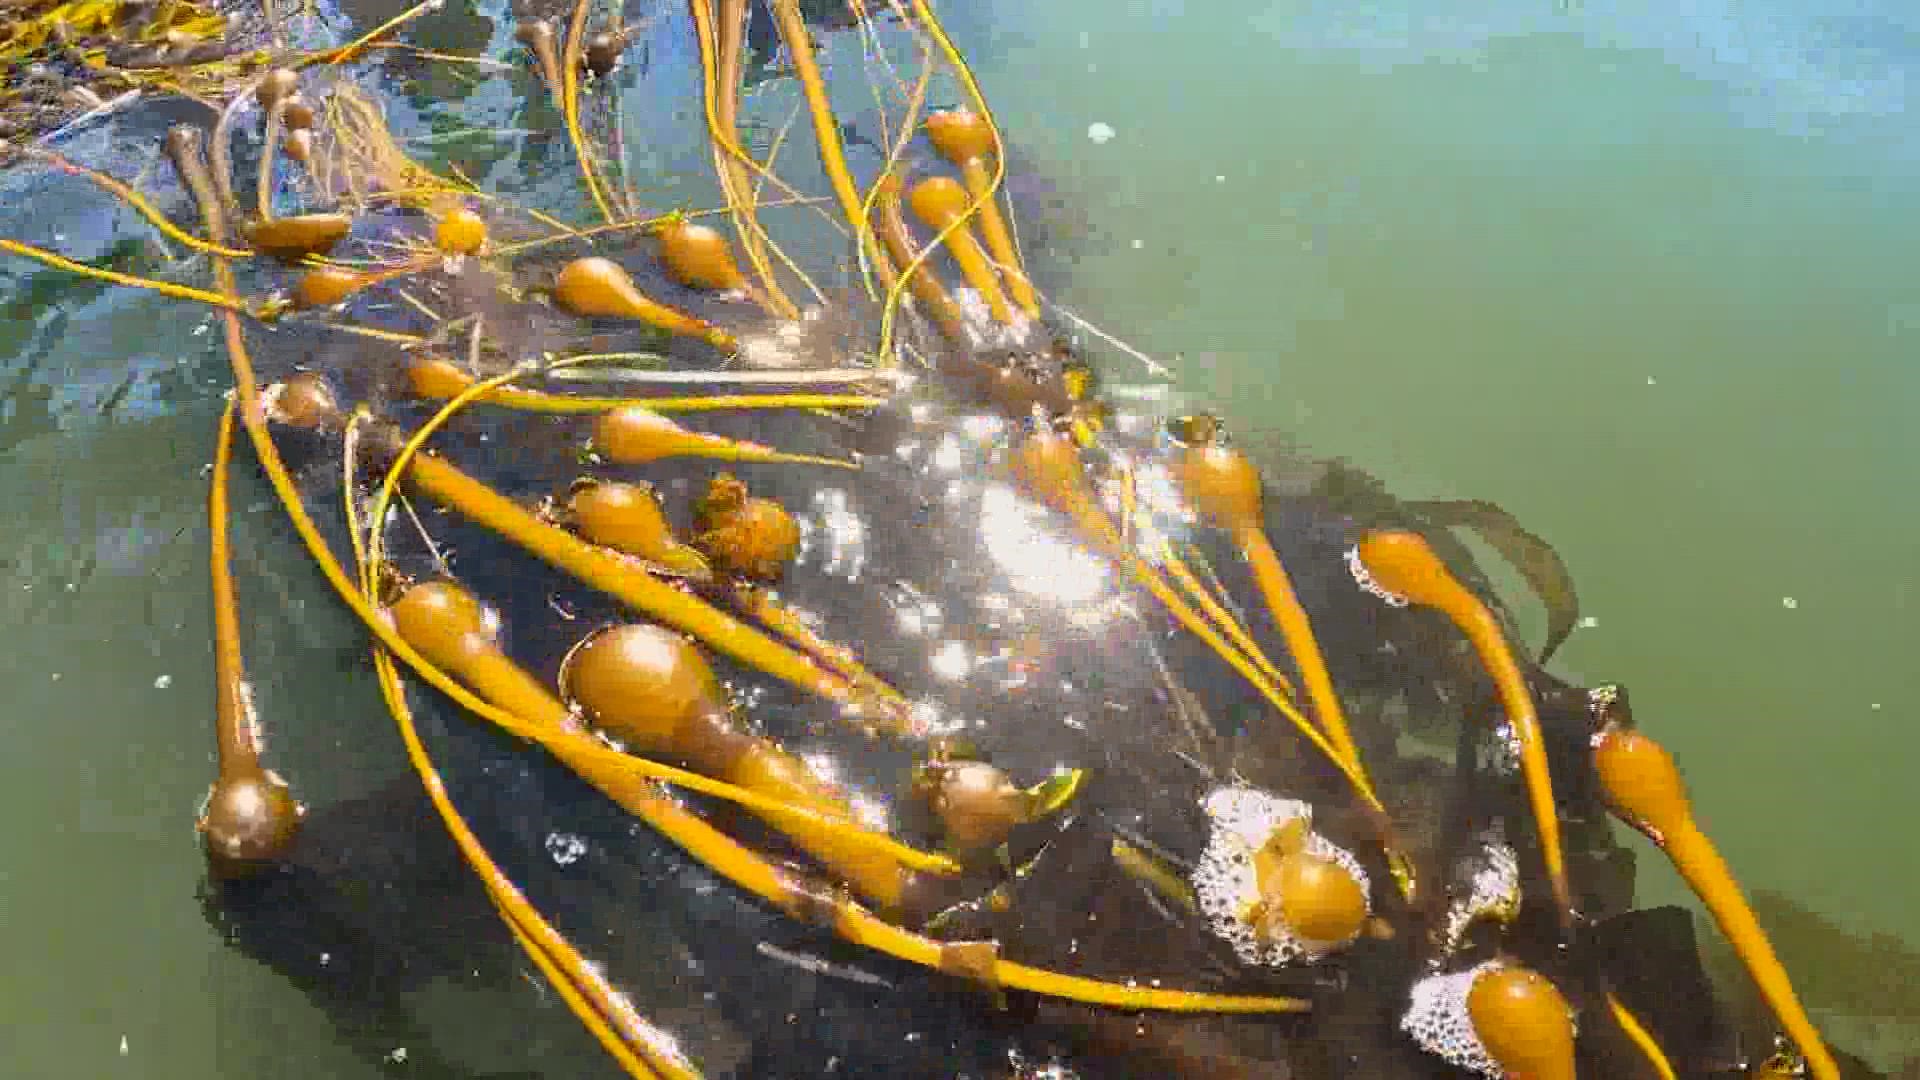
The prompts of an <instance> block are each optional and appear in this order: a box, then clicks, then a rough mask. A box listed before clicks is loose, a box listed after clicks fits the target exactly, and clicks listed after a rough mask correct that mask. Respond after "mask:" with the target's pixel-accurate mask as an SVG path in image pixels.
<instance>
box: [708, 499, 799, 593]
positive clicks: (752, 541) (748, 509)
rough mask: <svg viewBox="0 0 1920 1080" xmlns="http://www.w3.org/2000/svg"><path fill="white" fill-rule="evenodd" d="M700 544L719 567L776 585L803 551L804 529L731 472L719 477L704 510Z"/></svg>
mask: <svg viewBox="0 0 1920 1080" xmlns="http://www.w3.org/2000/svg"><path fill="white" fill-rule="evenodd" d="M699 529H700V535H699V536H698V538H697V539H696V540H695V541H694V543H695V545H696V546H697V547H699V548H700V550H701V551H703V552H705V553H706V556H707V558H708V559H711V560H712V561H713V563H714V565H716V566H718V567H720V568H721V569H723V570H725V571H727V572H728V573H731V574H738V575H740V576H742V577H749V578H758V579H761V580H763V581H771V580H773V579H775V578H778V577H779V576H780V571H781V569H782V568H783V567H785V566H786V564H787V563H788V562H789V561H791V560H792V559H793V556H794V553H795V552H796V551H798V550H799V548H800V526H799V525H798V524H797V523H796V522H795V521H794V520H793V515H791V514H789V513H787V511H786V508H785V507H783V506H781V505H780V504H779V503H777V502H774V501H773V500H772V499H760V498H755V497H753V496H751V495H748V494H747V486H746V485H745V484H743V483H741V482H740V481H739V479H738V478H736V477H734V476H733V475H731V474H729V473H721V474H720V475H719V476H716V477H714V478H713V481H712V483H711V484H709V485H708V487H707V495H706V498H705V499H703V500H701V502H700V507H699Z"/></svg>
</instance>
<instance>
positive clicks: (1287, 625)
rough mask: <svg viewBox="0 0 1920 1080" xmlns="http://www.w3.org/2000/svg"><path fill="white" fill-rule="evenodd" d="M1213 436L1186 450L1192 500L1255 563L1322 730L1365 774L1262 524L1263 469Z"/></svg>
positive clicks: (1180, 470)
mask: <svg viewBox="0 0 1920 1080" xmlns="http://www.w3.org/2000/svg"><path fill="white" fill-rule="evenodd" d="M1196 435H1201V433H1196ZM1211 435H1212V433H1211V432H1207V433H1204V435H1202V437H1199V438H1196V439H1195V441H1194V442H1192V443H1190V444H1189V445H1187V446H1186V447H1185V448H1184V449H1183V450H1182V451H1181V453H1180V456H1179V458H1178V460H1177V463H1176V465H1175V467H1174V472H1175V476H1176V477H1177V479H1178V480H1179V483H1180V486H1181V488H1182V491H1183V493H1184V494H1185V495H1186V497H1187V500H1188V501H1189V502H1190V503H1192V504H1193V506H1194V508H1195V509H1197V510H1198V511H1199V512H1200V514H1201V516H1202V517H1204V518H1206V519H1208V520H1209V521H1210V522H1212V523H1213V524H1214V525H1215V526H1217V527H1219V528H1221V529H1223V530H1225V531H1226V532H1227V534H1228V535H1230V536H1232V537H1233V539H1234V543H1235V545H1236V546H1237V547H1238V548H1239V549H1240V554H1241V556H1242V557H1243V558H1245V559H1246V560H1247V563H1248V565H1250V566H1251V567H1252V568H1253V573H1254V580H1255V582H1256V583H1257V584H1258V585H1259V588H1260V592H1261V594H1262V596H1264V597H1265V599H1266V601H1267V608H1268V610H1269V611H1270V612H1272V614H1273V618H1274V621H1275V622H1276V623H1278V624H1279V626H1280V633H1281V635H1282V636H1283V637H1284V638H1285V639H1286V643H1287V651H1288V652H1290V653H1291V654H1292V655H1293V662H1294V664H1295V665H1297V666H1298V667H1299V669H1300V681H1301V682H1303V683H1305V684H1306V689H1307V697H1308V698H1309V700H1311V701H1312V702H1313V711H1314V715H1315V717H1317V718H1318V719H1319V721H1320V727H1321V730H1322V731H1324V732H1326V735H1327V741H1328V742H1330V743H1332V744H1333V746H1334V748H1335V749H1337V750H1338V751H1340V753H1341V755H1342V756H1343V757H1345V758H1346V760H1347V761H1348V763H1350V764H1351V765H1352V766H1353V767H1354V768H1355V769H1358V770H1361V771H1362V773H1363V774H1364V771H1365V770H1364V767H1363V766H1362V765H1361V762H1360V749H1359V747H1358V746H1357V745H1355V743H1354V741H1353V734H1352V732H1351V731H1350V730H1349V729H1348V727H1347V719H1346V714H1345V712H1344V711H1343V710H1342V709H1341V707H1340V696H1339V694H1338V693H1336V692H1335V690H1334V687H1333V678H1332V676H1331V675H1329V674H1328V672H1327V663H1326V658H1325V657H1323V656H1322V655H1321V653H1320V644H1319V642H1318V641H1317V640H1316V639H1315V638H1314V635H1313V627H1312V625H1311V623H1310V622H1309V620H1308V619H1307V612H1306V609H1305V608H1303V607H1301V606H1300V600H1299V597H1298V596H1296V595H1295V593H1294V590H1293V582H1292V581H1291V579H1289V578H1288V576H1287V571H1286V567H1285V566H1283V565H1282V564H1281V562H1280V556H1279V554H1278V553H1277V552H1275V551H1274V550H1273V544H1272V543H1271V542H1270V541H1268V539H1267V534H1266V532H1265V530H1264V528H1263V527H1262V524H1261V521H1262V516H1261V501H1262V500H1261V491H1260V474H1259V471H1258V470H1257V469H1255V468H1254V466H1253V463H1252V462H1251V461H1248V460H1247V457H1246V455H1244V454H1242V453H1240V452H1239V451H1237V450H1234V449H1232V448H1230V447H1228V446H1225V445H1223V444H1221V443H1218V442H1216V441H1214V440H1213V439H1212V437H1211Z"/></svg>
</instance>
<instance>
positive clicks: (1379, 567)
mask: <svg viewBox="0 0 1920 1080" xmlns="http://www.w3.org/2000/svg"><path fill="white" fill-rule="evenodd" d="M1358 554H1359V557H1360V564H1361V565H1362V566H1364V567H1366V570H1367V574H1368V576H1370V577H1372V578H1373V581H1374V584H1376V585H1378V586H1379V587H1380V588H1382V589H1385V590H1386V591H1388V592H1390V593H1393V594H1395V595H1397V596H1403V597H1405V598H1407V599H1408V600H1410V601H1412V602H1413V603H1416V604H1420V605H1422V606H1424V607H1437V608H1442V609H1444V608H1447V607H1449V606H1451V604H1452V603H1453V602H1454V601H1455V600H1456V599H1457V598H1458V597H1459V595H1460V594H1461V591H1462V590H1461V587H1460V583H1459V582H1458V581H1455V580H1454V577H1453V574H1452V573H1451V572H1449V571H1448V570H1447V567H1446V564H1445V563H1443V562H1441V561H1440V556H1439V555H1436V554H1435V553H1434V550H1433V548H1432V547H1431V546H1429V545H1428V543H1427V541H1426V540H1425V538H1423V537H1421V536H1420V534H1418V533H1412V532H1405V531H1402V530H1397V529H1396V530H1382V531H1378V532H1370V533H1368V534H1367V535H1366V536H1364V537H1362V538H1361V540H1360V543H1359V545H1358Z"/></svg>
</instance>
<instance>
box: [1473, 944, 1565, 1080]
mask: <svg viewBox="0 0 1920 1080" xmlns="http://www.w3.org/2000/svg"><path fill="white" fill-rule="evenodd" d="M1467 1016H1468V1017H1469V1018H1470V1019H1471V1020H1472V1021H1473V1031H1474V1034H1476V1035H1478V1036H1479V1037H1480V1045H1482V1046H1484V1047H1486V1049H1487V1056H1488V1057H1490V1058H1492V1059H1493V1060H1494V1063H1495V1064H1497V1065H1499V1066H1500V1068H1501V1069H1502V1070H1504V1071H1505V1072H1506V1074H1507V1076H1508V1077H1511V1078H1513V1080H1574V1075H1573V1012H1572V1010H1571V1009H1569V1008H1568V1007H1567V999H1566V998H1565V997H1563V996H1561V994H1560V990H1559V989H1558V988H1557V987H1555V986H1554V985H1553V983H1551V982H1549V981H1548V980H1547V979H1546V978H1545V977H1544V976H1542V975H1541V974H1539V973H1538V972H1535V971H1529V970H1527V969H1526V968H1522V967H1514V966H1511V965H1506V966H1502V967H1497V968H1491V969H1489V970H1487V971H1485V972H1482V973H1481V974H1480V975H1479V976H1478V977H1477V978H1475V979H1474V980H1473V989H1471V990H1469V991H1467Z"/></svg>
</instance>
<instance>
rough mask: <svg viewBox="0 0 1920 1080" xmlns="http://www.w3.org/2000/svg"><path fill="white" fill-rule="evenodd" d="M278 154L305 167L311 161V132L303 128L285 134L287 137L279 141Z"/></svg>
mask: <svg viewBox="0 0 1920 1080" xmlns="http://www.w3.org/2000/svg"><path fill="white" fill-rule="evenodd" d="M280 152H281V153H283V154H285V155H287V157H289V158H291V159H292V160H294V161H297V162H299V163H300V164H302V165H305V164H306V163H307V162H308V161H310V160H312V159H313V132H311V131H308V130H306V129H304V128H303V129H298V130H295V131H289V132H287V137H286V138H285V139H282V140H281V141H280Z"/></svg>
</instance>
